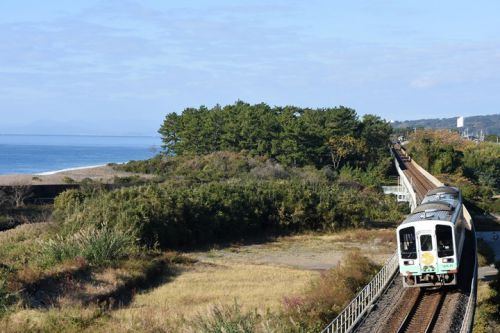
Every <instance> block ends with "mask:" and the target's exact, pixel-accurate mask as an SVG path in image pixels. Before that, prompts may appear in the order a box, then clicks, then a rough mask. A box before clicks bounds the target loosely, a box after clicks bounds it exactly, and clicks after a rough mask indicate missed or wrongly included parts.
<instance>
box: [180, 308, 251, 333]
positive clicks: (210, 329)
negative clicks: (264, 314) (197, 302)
mask: <svg viewBox="0 0 500 333" xmlns="http://www.w3.org/2000/svg"><path fill="white" fill-rule="evenodd" d="M259 318H260V316H259V315H258V314H257V313H255V312H243V311H242V310H241V307H240V306H239V305H238V304H237V303H234V304H233V305H232V306H229V305H217V306H214V307H212V308H211V309H210V310H209V312H208V314H207V315H198V316H197V317H196V318H195V319H194V320H192V321H190V324H188V325H187V326H189V331H190V332H191V331H192V332H200V333H253V332H255V331H256V329H257V324H258V322H259Z"/></svg>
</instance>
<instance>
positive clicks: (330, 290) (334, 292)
mask: <svg viewBox="0 0 500 333" xmlns="http://www.w3.org/2000/svg"><path fill="white" fill-rule="evenodd" d="M379 268H380V267H379V266H378V265H376V264H374V263H373V262H371V261H370V260H369V259H368V258H366V257H364V256H362V255H361V254H360V253H358V252H353V253H350V254H349V255H348V256H347V258H345V259H344V260H343V261H342V263H341V264H339V266H337V267H335V268H333V269H330V270H328V271H326V272H324V273H323V274H321V276H320V277H319V279H317V280H315V281H314V282H313V283H312V284H311V286H310V288H309V290H308V291H306V293H305V294H304V295H302V296H292V297H288V298H285V300H284V309H285V315H286V316H289V317H290V318H291V319H292V321H293V322H295V323H298V324H299V326H300V327H301V329H302V330H303V331H306V332H314V331H321V330H322V329H323V328H324V325H325V324H327V323H328V322H329V321H331V320H332V319H333V318H335V317H336V316H337V315H338V314H339V313H340V311H341V310H342V309H343V308H344V306H346V305H347V303H349V302H350V301H351V299H352V298H353V297H354V296H355V295H356V293H357V292H358V291H360V290H361V289H362V288H363V287H364V286H365V285H366V284H367V283H368V282H369V281H370V280H371V278H372V277H373V276H374V275H375V274H376V273H377V271H378V270H379Z"/></svg>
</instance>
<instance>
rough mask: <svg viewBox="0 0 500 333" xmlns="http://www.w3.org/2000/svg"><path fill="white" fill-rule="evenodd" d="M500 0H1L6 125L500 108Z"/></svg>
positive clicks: (62, 128) (111, 127) (54, 127)
mask: <svg viewBox="0 0 500 333" xmlns="http://www.w3.org/2000/svg"><path fill="white" fill-rule="evenodd" d="M499 15H500V1H496V0H491V1H482V0H478V1H464V0H458V1H457V0H454V1H443V0H441V1H422V0H420V1H413V0H408V1H401V0H399V1H397V0H393V1H390V0H385V1H384V0H366V1H360V0H352V1H337V0H324V1H319V0H309V1H303V0H301V1H296V0H254V1H247V0H241V1H239V0H232V1H230V0H184V1H169V0H141V1H136V0H120V1H118V0H109V1H104V0H71V1H63V0H60V1H55V0H45V1H40V0H1V1H0V134H2V133H3V134H5V133H25V134H95V135H155V134H156V131H157V130H158V128H159V126H160V125H161V123H162V121H163V119H164V117H165V115H166V114H168V113H171V112H177V113H180V112H182V110H183V109H184V108H186V107H198V106H200V105H206V106H209V107H211V106H213V105H215V104H217V103H218V104H221V105H226V104H231V103H233V102H235V101H237V100H243V101H246V102H249V103H260V102H265V103H267V104H269V105H271V106H274V105H280V106H283V105H297V106H303V107H333V106H338V105H344V106H348V107H352V108H354V109H356V111H357V112H358V114H359V115H363V114H367V113H371V114H376V115H379V116H381V117H382V118H384V119H387V120H407V119H421V118H442V117H454V116H458V115H463V116H473V115H481V114H496V113H500V93H499V92H500V19H499Z"/></svg>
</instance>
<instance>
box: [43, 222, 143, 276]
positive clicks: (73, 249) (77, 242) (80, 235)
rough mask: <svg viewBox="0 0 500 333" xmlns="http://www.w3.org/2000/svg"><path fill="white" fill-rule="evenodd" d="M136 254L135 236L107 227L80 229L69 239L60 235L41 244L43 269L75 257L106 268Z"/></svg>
mask: <svg viewBox="0 0 500 333" xmlns="http://www.w3.org/2000/svg"><path fill="white" fill-rule="evenodd" d="M135 250H136V248H135V240H134V237H133V233H132V232H124V231H121V230H118V229H112V228H110V227H108V226H106V225H104V226H102V227H101V228H99V229H98V228H95V227H89V228H85V229H81V230H80V231H78V232H77V233H75V234H73V235H71V236H69V237H64V236H61V235H57V236H56V237H55V238H53V239H49V240H47V241H43V242H42V243H41V244H40V255H41V265H42V266H44V267H49V266H51V265H54V264H56V263H59V262H62V261H65V260H70V259H74V258H76V257H81V258H84V259H85V260H86V261H87V262H88V263H89V264H90V265H92V266H103V265H105V264H109V263H112V262H115V261H116V260H119V259H122V258H124V257H126V256H128V255H130V254H132V253H133V252H135Z"/></svg>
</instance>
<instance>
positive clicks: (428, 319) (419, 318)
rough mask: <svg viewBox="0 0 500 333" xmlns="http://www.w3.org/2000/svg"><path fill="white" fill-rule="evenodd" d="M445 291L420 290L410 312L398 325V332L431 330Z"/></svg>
mask: <svg viewBox="0 0 500 333" xmlns="http://www.w3.org/2000/svg"><path fill="white" fill-rule="evenodd" d="M445 296H446V292H445V291H444V290H439V291H426V290H420V293H419V294H418V297H417V299H416V300H415V303H414V304H413V306H412V307H411V310H410V312H408V314H407V315H406V317H405V318H404V320H403V322H402V323H401V325H400V326H399V328H398V330H397V332H398V333H409V332H411V333H430V332H432V331H433V329H434V327H435V325H436V322H437V318H438V317H439V313H440V310H441V307H442V306H443V303H444V299H445Z"/></svg>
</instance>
